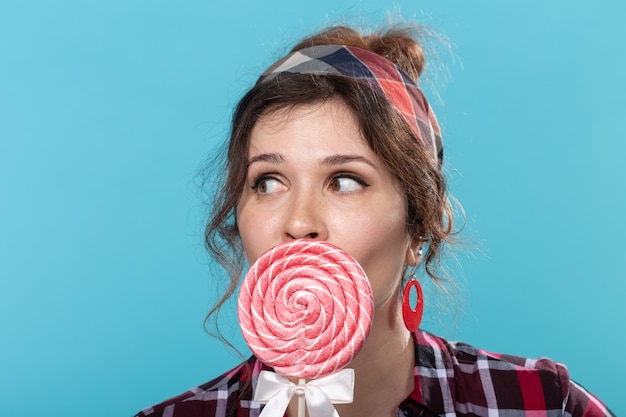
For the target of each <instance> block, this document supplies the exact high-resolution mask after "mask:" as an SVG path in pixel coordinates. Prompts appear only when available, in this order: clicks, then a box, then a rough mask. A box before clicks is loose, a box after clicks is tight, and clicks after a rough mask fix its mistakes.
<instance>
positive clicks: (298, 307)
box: [239, 239, 374, 378]
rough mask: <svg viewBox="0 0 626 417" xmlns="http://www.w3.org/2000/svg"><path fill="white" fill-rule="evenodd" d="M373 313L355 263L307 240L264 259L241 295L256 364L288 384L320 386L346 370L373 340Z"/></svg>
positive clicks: (368, 289)
mask: <svg viewBox="0 0 626 417" xmlns="http://www.w3.org/2000/svg"><path fill="white" fill-rule="evenodd" d="M373 310H374V303H373V297H372V289H371V287H370V285H369V282H368V280H367V277H366V276H365V272H364V271H363V269H362V268H361V266H360V265H359V264H358V263H357V262H356V260H354V258H352V257H351V256H350V255H348V254H347V253H346V252H344V251H342V250H341V249H339V248H337V247H336V246H333V245H331V244H329V243H326V242H321V241H315V240H309V239H301V240H295V241H290V242H285V243H282V244H280V245H278V246H276V247H274V248H273V249H271V250H269V251H268V252H266V253H265V254H264V255H263V256H261V257H260V258H259V259H258V260H257V261H256V262H255V263H254V265H252V267H251V268H250V270H249V271H248V273H247V274H246V276H245V278H244V281H243V284H242V287H241V290H240V293H239V323H240V326H241V330H242V333H243V336H244V339H245V340H246V342H247V343H248V345H249V346H250V349H251V350H252V352H254V354H255V355H256V356H257V358H259V359H260V360H261V361H262V362H264V363H266V364H267V365H269V366H271V367H273V368H274V370H275V371H276V372H277V373H279V374H282V375H285V376H289V377H298V378H319V377H322V376H325V375H329V374H332V373H334V372H336V371H338V370H341V369H342V368H343V367H345V366H346V365H347V364H348V363H349V362H350V361H351V360H352V359H353V358H354V357H355V356H356V354H357V353H358V352H359V351H360V349H361V348H362V346H363V343H364V342H365V340H366V339H367V336H368V334H369V331H370V328H371V323H372V315H373Z"/></svg>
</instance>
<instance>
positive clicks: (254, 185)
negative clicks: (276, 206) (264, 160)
mask: <svg viewBox="0 0 626 417" xmlns="http://www.w3.org/2000/svg"><path fill="white" fill-rule="evenodd" d="M267 180H276V181H280V180H279V179H278V178H276V177H275V176H273V175H272V174H261V175H259V176H258V177H256V178H255V180H254V182H253V183H252V187H251V188H252V189H253V190H254V191H257V190H258V189H259V186H260V185H261V183H262V182H263V181H267Z"/></svg>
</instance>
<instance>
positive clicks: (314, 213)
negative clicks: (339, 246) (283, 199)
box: [284, 193, 328, 240]
mask: <svg viewBox="0 0 626 417" xmlns="http://www.w3.org/2000/svg"><path fill="white" fill-rule="evenodd" d="M287 210H288V211H287V216H286V219H285V226H284V227H285V231H284V237H285V240H291V239H304V238H309V239H318V240H327V239H328V229H327V225H326V221H325V216H324V207H323V202H322V201H321V198H318V197H316V196H314V195H307V196H303V195H296V193H294V195H293V198H292V202H291V204H290V205H289V207H288V208H287Z"/></svg>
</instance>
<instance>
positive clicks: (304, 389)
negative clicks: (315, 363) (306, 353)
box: [254, 369, 354, 417]
mask: <svg viewBox="0 0 626 417" xmlns="http://www.w3.org/2000/svg"><path fill="white" fill-rule="evenodd" d="M294 394H296V395H304V398H305V400H306V408H307V410H308V411H309V417H339V413H337V410H335V407H333V404H348V403H351V402H352V398H353V395H354V369H343V370H341V371H339V372H336V373H334V374H330V375H328V376H325V377H322V378H318V379H313V380H311V381H309V382H307V383H306V384H298V385H296V384H294V383H293V382H291V381H290V380H288V379H287V378H285V377H284V376H282V375H278V374H276V373H274V372H269V371H261V373H260V374H259V379H258V381H257V385H256V390H255V392H254V401H256V402H259V403H267V405H266V406H265V408H264V409H263V411H262V412H261V414H260V415H259V417H283V416H284V415H285V410H287V405H289V401H290V400H291V397H293V395H294Z"/></svg>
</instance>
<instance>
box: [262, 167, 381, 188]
mask: <svg viewBox="0 0 626 417" xmlns="http://www.w3.org/2000/svg"><path fill="white" fill-rule="evenodd" d="M340 178H347V179H350V180H352V181H354V182H356V183H357V184H359V185H361V186H363V187H369V186H370V185H369V184H368V183H367V182H366V181H365V180H363V178H361V177H359V176H357V175H354V174H350V173H347V172H339V173H337V174H334V175H333V176H332V178H331V182H332V181H335V180H338V179H340ZM267 180H275V181H280V180H279V179H278V178H276V177H275V176H274V175H273V174H261V175H259V176H258V177H256V178H255V180H254V181H253V183H252V186H251V187H250V188H252V190H254V191H258V189H259V186H260V185H261V183H262V182H263V181H267Z"/></svg>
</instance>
